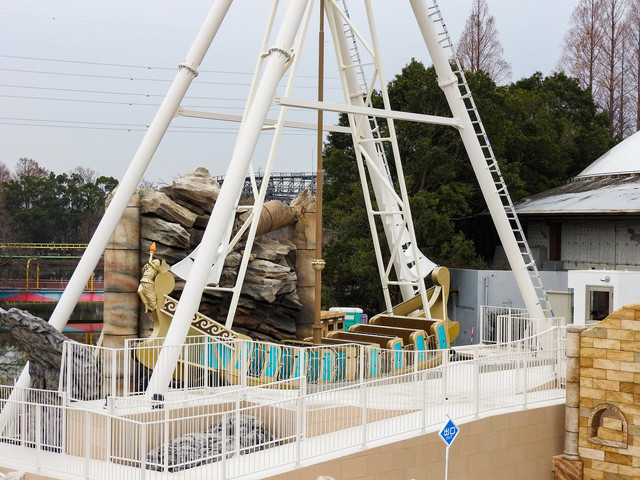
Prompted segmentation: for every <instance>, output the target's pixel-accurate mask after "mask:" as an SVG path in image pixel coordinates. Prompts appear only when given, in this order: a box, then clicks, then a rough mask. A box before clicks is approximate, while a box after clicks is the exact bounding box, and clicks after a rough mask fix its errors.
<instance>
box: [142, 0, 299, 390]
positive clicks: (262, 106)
mask: <svg viewBox="0 0 640 480" xmlns="http://www.w3.org/2000/svg"><path fill="white" fill-rule="evenodd" d="M308 4H309V1H308V0H292V1H291V2H289V5H288V7H287V8H286V11H285V15H284V18H283V20H282V24H281V27H280V30H279V32H278V35H277V37H276V39H275V41H274V43H273V46H272V47H271V48H269V50H268V51H267V53H266V54H265V55H266V56H267V58H266V63H265V68H264V72H263V74H262V78H261V79H260V82H259V83H258V85H257V87H256V89H255V94H252V95H251V96H250V102H249V103H248V105H250V106H251V108H247V109H246V110H245V118H244V121H243V123H242V124H241V126H240V131H239V133H238V137H237V140H236V145H235V148H234V152H233V155H232V157H231V162H230V164H229V170H228V171H227V175H226V176H225V181H224V183H223V184H222V187H221V189H220V194H219V195H218V199H217V201H216V203H215V205H214V207H213V211H212V212H211V218H210V219H209V222H208V224H207V228H206V229H205V231H204V235H203V237H202V241H201V243H200V245H201V247H202V248H200V250H199V252H198V255H197V257H196V260H195V262H194V264H193V267H192V269H191V272H190V274H189V277H188V279H187V282H186V284H185V286H184V290H183V292H182V296H181V297H180V303H179V304H178V307H177V309H176V311H175V314H174V317H173V320H172V321H171V325H170V327H169V330H168V332H167V337H166V340H165V343H164V345H166V346H167V347H171V346H175V345H180V344H182V343H183V342H184V339H185V338H186V336H187V332H188V331H189V327H190V326H191V319H192V317H193V314H194V313H195V311H196V310H197V308H198V306H199V303H200V299H201V297H202V292H203V290H204V287H205V286H206V284H207V278H208V276H209V272H210V270H211V265H213V260H214V258H215V255H216V250H217V248H216V247H217V246H218V245H220V244H221V241H222V233H223V232H222V230H221V229H220V228H219V225H221V224H223V225H224V224H226V222H228V219H229V218H231V217H232V215H233V214H234V212H235V208H236V205H237V201H238V197H239V194H240V192H241V191H242V185H243V184H244V179H245V176H246V173H247V170H248V168H249V165H250V162H251V157H252V156H253V153H254V151H255V147H256V144H257V141H258V138H259V135H260V132H261V131H262V127H263V125H264V122H265V119H266V118H267V113H268V111H269V108H270V106H271V103H272V101H273V98H274V96H275V93H276V88H277V86H278V83H279V82H280V79H281V78H282V76H283V75H284V73H285V70H286V68H287V65H288V63H289V62H290V60H291V53H290V52H291V47H292V45H293V42H294V39H295V36H296V33H297V31H298V28H299V26H300V23H301V21H302V18H303V14H304V12H305V10H306V8H307V6H308ZM213 246H216V247H213ZM177 359H178V352H177V350H176V349H175V348H174V349H172V348H168V349H165V348H163V349H162V351H161V353H160V356H159V358H158V363H160V364H161V365H163V366H164V365H175V364H176V361H177ZM172 371H173V369H171V368H163V367H161V368H160V369H155V370H154V371H153V374H152V376H151V378H150V380H149V386H148V388H147V393H146V395H147V397H151V396H152V395H153V394H155V393H160V394H162V393H164V392H165V391H166V389H167V387H168V385H169V383H170V381H171V375H172Z"/></svg>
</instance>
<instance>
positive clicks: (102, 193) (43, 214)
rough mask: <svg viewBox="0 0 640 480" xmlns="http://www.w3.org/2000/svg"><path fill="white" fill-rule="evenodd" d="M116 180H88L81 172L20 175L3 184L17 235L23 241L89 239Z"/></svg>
mask: <svg viewBox="0 0 640 480" xmlns="http://www.w3.org/2000/svg"><path fill="white" fill-rule="evenodd" d="M117 183H118V182H117V180H115V179H113V178H111V177H100V178H98V179H97V180H96V181H95V182H87V181H85V180H83V179H82V177H81V176H80V175H78V174H75V173H73V174H69V175H68V174H66V173H64V174H60V175H56V174H55V173H53V172H50V173H48V174H44V175H42V176H38V175H21V176H19V177H17V178H13V179H10V180H8V181H6V182H4V184H3V197H4V208H5V209H6V213H7V214H8V216H9V217H10V220H11V224H12V228H13V230H14V232H13V233H14V238H13V240H16V241H24V242H37V243H40V242H71V243H77V242H87V241H88V240H89V239H90V238H91V235H92V234H93V230H94V229H95V227H96V225H97V223H98V221H99V220H100V217H101V216H102V213H103V212H104V201H105V198H106V195H107V194H108V193H109V192H110V191H111V190H113V188H115V186H116V185H117Z"/></svg>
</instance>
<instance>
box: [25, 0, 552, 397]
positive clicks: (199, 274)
mask: <svg viewBox="0 0 640 480" xmlns="http://www.w3.org/2000/svg"><path fill="white" fill-rule="evenodd" d="M407 1H408V3H409V4H410V6H411V8H412V10H413V14H414V17H415V20H416V22H417V24H418V27H419V29H420V32H421V34H422V37H423V39H424V41H425V44H426V47H427V49H428V51H429V53H430V56H431V59H432V61H433V64H434V67H435V69H436V72H437V75H438V82H439V86H440V87H441V89H442V90H443V92H444V94H445V96H446V99H447V102H448V104H449V107H450V109H451V113H452V115H451V117H442V116H433V115H424V114H415V113H408V112H400V111H395V110H393V109H392V108H391V105H390V101H389V96H388V93H387V88H386V83H387V79H386V77H385V75H384V71H383V67H382V59H381V57H380V44H379V40H378V36H377V32H376V27H375V22H374V18H375V15H374V10H373V8H372V5H371V1H370V0H363V3H364V8H365V11H366V18H365V19H364V20H366V22H364V23H365V24H364V25H356V22H355V20H354V19H353V18H351V16H350V15H349V12H348V10H347V6H346V0H321V1H320V8H321V10H320V11H321V12H322V13H321V15H320V19H321V20H320V22H321V31H323V27H322V25H323V24H324V21H325V19H326V21H327V23H328V25H329V29H330V34H331V36H332V39H333V42H332V43H333V45H334V48H335V57H336V61H337V67H338V71H339V75H340V81H341V85H342V90H343V93H344V103H330V102H325V101H323V100H322V95H321V94H320V95H319V98H318V100H309V99H301V98H294V97H292V96H291V93H292V92H293V87H294V85H295V80H296V73H297V70H298V67H299V63H300V59H301V57H302V51H303V44H304V40H305V37H306V33H307V30H308V27H309V23H310V18H311V16H312V12H313V10H314V2H313V1H312V0H290V1H288V2H279V1H278V0H274V2H273V6H272V10H271V15H270V17H269V19H268V24H267V28H266V32H265V35H264V39H263V43H262V47H261V52H262V53H261V55H260V56H259V58H258V61H257V65H256V68H255V72H254V77H253V81H252V84H251V87H250V91H249V95H248V98H247V103H246V106H245V110H244V114H243V115H242V116H241V117H233V116H230V115H228V114H227V115H223V114H218V113H215V112H204V111H196V110H187V109H184V108H182V107H181V105H180V103H181V101H182V99H183V97H184V96H185V93H186V92H187V90H188V88H189V86H190V83H191V81H192V80H193V79H194V78H195V76H196V75H198V69H199V66H200V63H201V62H202V60H203V58H204V56H205V54H206V52H207V50H208V48H209V46H210V45H211V44H212V41H213V40H214V38H215V36H216V34H217V32H218V30H219V28H220V26H221V25H222V23H223V21H224V19H225V15H226V14H227V12H228V10H229V8H230V7H231V5H232V4H233V0H215V1H214V3H213V6H212V8H211V10H210V12H209V14H208V16H207V18H206V20H205V22H204V24H203V26H202V28H201V30H200V31H199V33H198V35H197V37H196V39H195V41H194V43H193V45H192V47H191V49H190V50H189V52H188V54H187V56H186V59H185V60H184V61H183V62H182V63H181V64H180V66H179V70H178V73H177V74H176V77H175V79H174V81H173V83H172V85H171V87H170V89H169V91H168V93H167V95H166V97H165V99H164V100H163V102H162V104H161V106H160V108H159V110H158V112H157V114H156V116H155V118H154V119H153V122H152V123H151V125H150V127H149V129H148V131H147V133H146V134H145V136H144V138H143V140H142V143H141V145H140V147H139V148H138V150H137V152H136V154H135V156H134V158H133V160H132V161H131V163H130V165H129V168H128V169H127V171H126V173H125V175H124V177H123V178H122V181H121V182H120V185H119V187H118V189H117V191H116V192H115V194H114V196H113V198H112V200H111V203H110V204H109V206H108V208H107V209H106V211H105V214H104V216H103V218H102V220H101V222H100V224H99V225H98V227H97V229H96V232H95V234H94V236H93V238H92V239H91V242H90V243H89V245H88V247H87V249H86V251H85V253H84V255H83V257H82V259H81V260H80V262H79V264H78V267H77V268H76V271H75V272H74V274H73V276H72V278H71V280H70V282H69V285H68V287H67V289H66V290H65V292H64V294H63V296H62V298H61V300H60V302H59V303H58V305H57V307H56V309H55V311H54V312H53V314H52V316H51V318H50V323H51V324H52V325H53V326H54V327H55V328H57V329H59V330H61V329H62V327H64V325H65V323H66V321H67V319H68V318H69V316H70V313H71V311H72V310H73V308H74V307H75V304H76V302H77V301H78V298H79V296H80V294H81V293H82V290H83V288H84V285H86V283H87V281H88V280H89V278H90V276H91V273H92V272H93V270H94V268H95V266H96V264H97V263H98V261H99V259H100V256H101V255H102V253H103V251H104V249H105V247H106V245H107V243H108V241H109V238H110V237H111V234H112V232H113V231H114V230H115V227H116V225H117V223H118V221H119V219H120V218H121V216H122V214H123V212H124V210H125V208H126V206H127V203H128V202H129V199H130V197H131V196H132V195H133V193H134V192H135V190H136V188H137V186H138V184H139V182H140V180H141V178H142V176H143V174H144V173H145V170H146V169H147V166H148V165H149V162H150V160H151V158H152V156H153V154H154V152H155V150H156V148H157V147H158V145H159V143H160V141H161V139H162V137H163V135H164V133H165V131H166V130H167V128H168V126H169V124H170V123H171V121H172V120H173V119H174V118H175V117H179V116H188V117H197V118H203V119H218V120H232V121H238V122H240V128H239V131H238V135H237V140H236V144H235V149H234V151H233V154H232V156H231V159H230V163H229V166H228V170H227V173H226V175H225V180H224V183H223V185H222V187H221V190H220V193H219V196H218V199H217V201H216V203H215V206H214V208H213V211H212V213H211V217H210V220H209V222H208V225H207V227H206V230H205V232H204V235H203V238H202V241H201V243H200V245H199V247H198V248H196V250H195V251H194V252H193V253H192V254H191V255H189V257H188V258H186V259H185V260H184V261H183V262H179V263H178V264H176V265H175V266H174V267H173V268H172V271H173V272H174V273H175V274H176V275H179V276H181V277H182V278H184V279H185V280H186V283H185V286H184V290H183V292H182V295H181V298H180V301H179V302H175V301H174V300H172V299H171V298H170V297H168V295H169V293H170V291H171V289H172V288H173V284H172V282H173V277H172V274H171V273H170V272H169V271H165V270H166V268H164V266H162V265H161V264H159V262H158V263H153V265H151V266H150V267H149V269H148V273H149V274H150V275H155V277H154V282H155V283H154V292H153V293H154V294H155V296H156V298H157V300H158V301H157V306H155V308H151V310H152V311H153V312H154V316H155V318H156V331H155V333H156V340H153V339H152V340H150V341H152V342H153V341H159V340H157V339H158V338H160V337H165V338H164V340H163V341H162V349H161V351H160V353H159V354H158V355H157V358H155V356H156V354H154V357H153V358H150V357H148V356H145V354H144V353H140V352H144V350H140V352H139V353H138V358H139V359H140V361H141V362H142V363H143V364H147V365H148V366H150V367H153V366H155V365H157V366H158V367H157V368H154V369H153V373H152V375H151V377H150V379H149V383H148V386H147V389H146V396H147V397H148V398H152V397H154V396H157V395H162V394H163V393H164V392H165V391H166V390H167V388H168V385H169V384H170V382H171V380H172V376H173V374H174V370H175V366H176V363H177V362H178V356H179V349H178V348H172V347H177V346H179V345H181V344H183V343H184V342H185V339H186V338H187V336H188V335H189V332H190V331H192V332H193V329H196V331H197V332H199V333H202V332H204V333H207V334H215V333H216V332H217V334H218V335H223V336H235V337H240V335H238V334H236V333H235V332H233V328H232V327H233V319H234V315H235V310H236V307H237V304H238V298H239V295H240V289H241V287H242V281H243V279H244V274H245V271H246V267H247V263H248V261H249V255H250V252H251V247H252V244H253V240H254V237H255V234H256V229H257V224H258V222H257V221H256V217H257V216H259V215H257V214H256V215H254V214H251V215H249V217H248V219H247V221H246V223H245V224H244V225H243V226H242V228H240V230H239V231H238V232H237V233H235V234H234V235H233V237H232V225H233V219H234V217H235V212H236V210H237V208H238V201H239V198H240V193H241V190H242V187H243V184H244V180H245V177H246V176H247V175H249V176H250V178H251V179H252V183H253V185H254V197H255V202H254V205H253V207H252V209H253V212H254V213H255V212H260V211H261V209H262V205H263V203H264V199H265V195H266V186H267V185H268V179H269V176H270V175H271V172H272V168H273V164H274V158H275V155H276V151H277V147H278V143H279V139H280V137H281V135H282V132H283V131H285V130H286V129H288V128H306V129H316V128H318V129H319V131H320V134H322V133H323V132H328V131H337V132H345V133H350V134H351V137H352V139H353V144H354V148H355V154H356V162H357V166H358V171H359V174H360V179H361V184H362V190H363V194H364V200H365V204H366V208H367V215H368V219H369V225H370V230H371V235H372V239H373V248H374V250H375V254H376V258H377V264H378V270H379V275H380V281H381V284H382V293H383V297H384V302H385V306H386V311H385V312H383V313H381V314H380V315H378V316H376V317H374V318H373V319H372V321H371V322H370V323H371V324H370V325H355V326H354V327H356V328H352V330H350V331H349V332H342V333H338V332H334V333H332V334H328V335H326V338H324V339H323V340H322V344H323V345H326V347H327V348H330V346H331V345H332V344H350V343H356V344H357V343H362V342H364V343H366V344H367V345H371V346H372V348H379V349H380V350H386V349H391V350H392V351H393V349H398V348H402V347H403V346H404V345H411V346H412V348H415V349H423V350H427V349H429V347H430V345H429V342H430V341H435V342H436V344H437V346H438V347H440V348H447V347H449V344H450V342H451V341H452V340H453V339H454V338H455V336H456V335H457V331H458V327H457V324H456V323H455V322H451V321H449V320H448V319H447V318H446V301H447V296H448V289H449V278H448V272H447V270H446V269H445V268H443V267H437V266H436V265H435V264H434V263H433V262H432V261H430V260H429V259H428V258H427V257H426V256H425V255H423V254H422V253H421V252H420V250H419V248H418V245H417V242H416V237H415V232H414V228H413V222H412V218H411V211H410V209H409V199H408V195H407V189H406V185H405V181H404V174H403V165H402V160H401V158H400V151H399V146H398V142H397V140H396V135H395V126H394V121H397V120H402V121H413V122H423V123H430V124H435V125H441V126H442V127H443V128H445V127H450V128H455V129H456V130H457V131H458V132H459V133H460V136H461V138H462V141H463V143H464V146H465V148H466V150H467V152H468V155H469V159H470V162H471V165H472V167H473V170H474V172H475V174H476V177H477V179H478V182H479V185H480V188H481V190H482V192H483V195H484V198H485V200H486V202H487V205H488V208H489V212H490V214H491V217H492V218H493V221H494V223H495V225H496V229H497V231H498V234H499V237H500V239H501V242H502V245H503V246H504V248H505V251H506V255H507V258H508V260H509V263H510V265H511V269H512V271H513V274H514V276H515V279H516V282H517V284H518V286H519V289H520V291H521V293H522V296H523V299H524V302H525V305H526V307H527V309H528V311H529V314H530V316H531V317H532V318H541V317H544V316H548V315H550V307H549V304H548V300H547V298H546V295H545V293H544V290H543V288H542V284H541V281H540V276H539V274H538V271H537V269H536V266H535V263H534V261H533V257H532V255H531V252H530V250H529V247H528V245H527V242H526V239H525V237H524V234H523V231H522V228H521V225H520V223H519V221H518V218H517V216H516V213H515V210H514V208H513V204H512V202H511V200H510V197H509V194H508V192H507V188H506V185H505V183H504V180H503V178H502V175H501V174H500V170H499V167H498V163H497V161H496V159H495V157H494V155H493V151H492V149H491V146H490V144H489V142H488V139H487V136H486V134H485V131H484V127H483V125H482V122H481V120H480V117H479V115H478V112H477V109H476V107H475V103H474V101H473V97H472V96H471V92H470V91H469V88H468V86H467V83H466V81H465V79H464V75H463V72H462V69H461V68H460V64H459V63H458V61H457V60H456V58H455V51H454V49H453V44H452V42H451V39H450V37H449V34H448V32H447V30H446V27H445V25H444V23H443V21H442V16H441V14H440V9H439V7H438V5H437V3H436V2H433V4H427V1H426V0H407ZM320 43H321V44H323V43H324V42H320ZM356 45H359V46H361V48H360V49H359V48H357V47H356ZM374 91H375V92H377V94H379V96H380V98H381V99H382V107H379V108H374V107H373V104H372V100H373V96H374V95H373V94H374ZM274 107H277V108H279V114H278V117H277V118H276V119H269V118H267V115H268V112H269V110H270V109H271V108H274ZM294 109H295V110H297V109H311V110H315V111H317V112H320V113H319V120H321V119H322V115H321V112H324V111H330V112H340V113H343V114H346V115H347V117H348V127H338V126H330V125H323V124H322V121H320V122H319V126H318V125H313V124H305V123H302V122H293V121H290V120H288V118H287V113H288V112H289V111H290V110H294ZM378 119H383V120H384V121H385V123H386V126H387V128H386V129H385V130H384V132H385V133H384V135H383V133H382V129H380V128H379V126H378V123H377V122H378ZM265 130H269V131H270V132H271V134H272V139H271V148H270V150H269V154H268V158H267V160H266V167H265V170H264V180H263V182H262V187H261V188H260V189H258V188H257V187H256V182H255V177H254V170H253V168H252V158H253V157H254V155H255V151H256V145H257V142H258V140H259V138H260V136H261V134H262V133H263V132H264V131H265ZM391 172H394V175H392V173H391ZM319 173H320V172H319ZM371 192H373V197H372V196H371ZM379 230H382V231H384V234H385V235H384V236H385V238H386V243H387V246H386V247H383V246H382V245H381V244H380V241H379V236H378V231H379ZM241 236H244V237H243V239H244V238H245V237H246V248H245V249H244V252H245V253H244V256H243V259H242V262H241V264H240V267H239V273H238V276H237V280H236V284H235V286H234V287H232V288H222V287H220V286H219V285H218V284H219V278H220V272H221V269H222V265H223V263H224V258H225V256H226V254H227V252H228V251H229V249H230V248H232V247H233V246H234V245H235V243H236V242H238V240H239V239H240V237H241ZM383 248H387V249H388V253H387V254H386V255H384V254H383ZM151 262H154V260H153V259H152V258H150V263H151ZM155 262H157V260H155ZM429 274H431V275H432V278H433V280H434V285H435V287H433V288H432V289H430V290H428V289H427V288H426V285H425V278H426V277H427V276H428V275H429ZM316 278H318V277H316ZM145 283H147V285H146V286H145V287H146V290H149V288H148V287H149V282H145ZM390 288H391V289H393V288H397V289H399V290H400V292H401V295H402V299H403V302H402V303H401V304H400V305H397V306H394V305H392V302H391V294H390ZM205 290H219V291H224V292H228V293H229V294H230V295H231V297H232V299H231V304H230V308H229V314H228V316H227V319H226V323H225V325H218V324H216V323H215V322H214V323H211V322H213V320H209V319H206V318H203V317H202V316H201V315H199V314H198V312H197V309H198V306H199V302H200V299H201V296H202V294H203V292H204V291H205ZM151 307H154V305H151ZM430 339H431V340H430ZM286 348H287V347H286V345H283V346H274V348H273V349H272V350H270V354H271V353H272V352H275V353H273V355H277V358H278V362H280V363H279V365H280V366H279V367H276V365H275V363H274V362H275V358H276V357H270V356H268V355H267V356H263V358H264V360H263V364H264V365H265V367H264V369H263V370H262V372H267V371H271V372H273V371H278V370H280V371H282V370H283V367H282V365H284V364H285V363H286V362H295V361H296V359H292V358H291V356H288V355H287V352H286ZM216 358H217V359H218V360H219V361H223V362H232V361H233V358H232V356H230V355H229V353H228V352H224V351H221V352H218V356H217V357H216ZM298 360H300V359H298ZM423 366H424V367H427V366H429V362H428V361H427V359H426V357H425V361H424V365H423ZM204 367H208V366H207V365H205V366H204ZM287 368H288V369H289V370H291V369H293V370H295V366H293V365H289V367H287ZM264 377H265V375H263V374H261V376H260V377H259V378H264ZM256 378H258V377H256ZM26 383H28V374H26V373H23V375H22V377H21V380H20V381H19V383H18V385H22V386H26Z"/></svg>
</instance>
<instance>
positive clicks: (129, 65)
mask: <svg viewBox="0 0 640 480" xmlns="http://www.w3.org/2000/svg"><path fill="white" fill-rule="evenodd" d="M0 58H12V59H18V60H36V61H39V62H54V63H69V64H76V65H95V66H101V67H118V68H136V69H142V70H163V71H173V72H175V71H176V67H160V66H144V65H134V64H123V63H106V62H89V61H86V60H64V59H56V58H42V57H26V56H21V55H0ZM199 72H200V73H217V74H221V75H230V74H231V75H253V72H238V71H233V70H207V69H202V70H199ZM296 77H297V78H313V79H315V78H317V77H316V76H315V75H300V74H298V75H296ZM325 80H339V78H338V77H325Z"/></svg>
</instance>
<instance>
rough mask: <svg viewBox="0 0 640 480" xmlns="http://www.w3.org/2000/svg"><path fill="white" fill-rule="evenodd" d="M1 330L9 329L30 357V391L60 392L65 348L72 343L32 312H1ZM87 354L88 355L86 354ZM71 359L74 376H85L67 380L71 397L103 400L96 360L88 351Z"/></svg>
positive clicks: (72, 356)
mask: <svg viewBox="0 0 640 480" xmlns="http://www.w3.org/2000/svg"><path fill="white" fill-rule="evenodd" d="M0 326H2V327H4V328H6V329H7V330H8V331H9V332H10V333H11V335H13V336H14V337H15V339H16V340H18V341H19V342H20V343H21V344H22V346H23V347H24V349H25V350H26V351H27V354H28V355H29V376H30V377H31V383H30V385H29V386H30V387H31V388H37V389H42V390H53V391H57V390H58V386H59V382H60V367H61V364H62V346H63V344H64V342H65V341H70V340H69V339H68V338H67V337H66V336H65V335H63V334H62V333H60V332H59V331H58V330H56V329H55V328H54V327H52V326H51V325H50V324H49V323H48V322H45V321H44V320H42V319H41V318H38V317H35V316H33V315H31V314H30V313H29V312H26V311H24V310H19V309H17V308H12V309H10V310H9V311H7V312H4V311H1V310H0ZM85 352H86V353H85ZM73 353H74V354H73V355H71V358H70V360H71V366H72V372H76V373H78V372H80V373H82V375H81V376H80V375H71V376H70V377H67V376H65V377H64V379H65V381H66V380H67V379H68V378H70V379H71V382H72V384H71V390H70V391H71V395H72V397H73V398H75V399H80V400H95V399H97V398H100V396H101V395H100V394H101V391H100V381H99V379H100V376H99V372H98V368H97V365H96V364H95V359H94V358H93V355H92V354H91V352H90V351H89V350H84V349H83V350H74V351H73Z"/></svg>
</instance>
